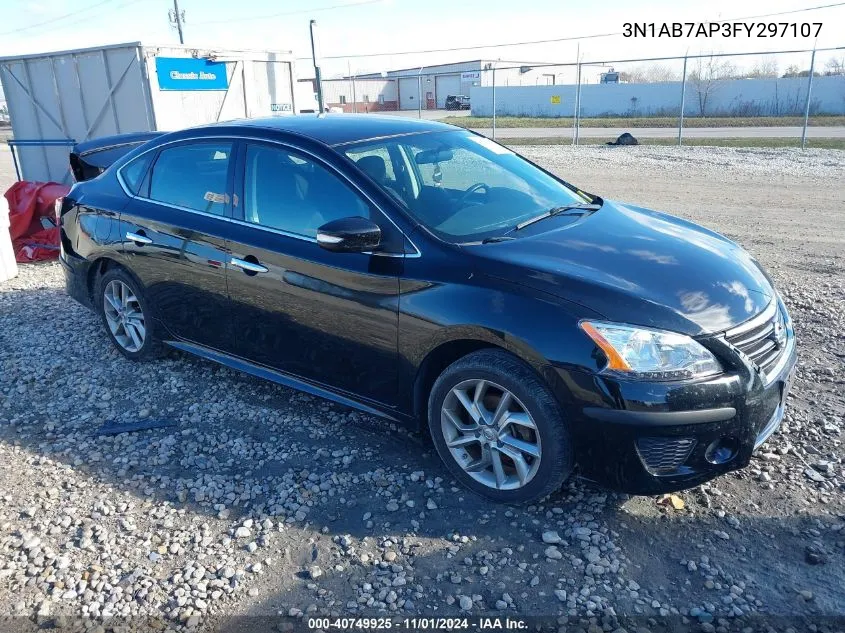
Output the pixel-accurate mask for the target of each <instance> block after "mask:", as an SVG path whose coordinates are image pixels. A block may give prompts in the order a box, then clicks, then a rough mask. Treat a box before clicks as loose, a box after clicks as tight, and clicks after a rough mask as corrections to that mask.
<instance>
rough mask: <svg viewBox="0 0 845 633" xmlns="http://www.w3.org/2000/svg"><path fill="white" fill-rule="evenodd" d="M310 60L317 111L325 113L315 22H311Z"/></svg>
mask: <svg viewBox="0 0 845 633" xmlns="http://www.w3.org/2000/svg"><path fill="white" fill-rule="evenodd" d="M310 28H311V60H312V61H313V62H314V81H315V82H316V83H317V111H318V112H320V113H323V112H325V111H326V107H325V104H324V103H323V80H322V78H321V76H320V64H319V57H320V56H319V54H318V46H319V42H318V41H317V20H311V22H310Z"/></svg>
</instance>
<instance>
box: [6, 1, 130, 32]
mask: <svg viewBox="0 0 845 633" xmlns="http://www.w3.org/2000/svg"><path fill="white" fill-rule="evenodd" d="M115 1H117V2H118V4H117V5H116V6H113V7H110V8H111V9H112V10H114V11H117V10H120V9H125V8H126V7H128V6H131V5H133V4H138V3H139V2H141V0H103V2H100V3H99V4H95V5H91V6H90V7H87V8H84V9H80V10H79V11H77V12H76V13H68V14H67V15H65V16H60V17H63V18H68V17H73V18H76V19H74V20H71V21H70V22H63V23H62V24H53V25H52V26H47V28H45V29H43V30H42V31H40V32H39V33H41V32H44V33H50V32H52V31H56V30H61V29H65V28H68V27H70V26H73V25H75V24H79V23H80V22H85V21H86V20H90V19H91V18H90V17H89V16H87V15H83V16H81V17H79V16H78V14H79V13H82V12H84V11H87V10H88V9H95V8H97V7H98V6H100V5H103V4H106V2H115ZM58 20H59V17H57V18H54V19H53V20H50V22H57V21H58ZM29 28H31V26H26V27H22V28H20V29H16V30H14V31H8V32H6V33H0V35H8V34H10V33H19V32H23V31H25V30H28V29H29Z"/></svg>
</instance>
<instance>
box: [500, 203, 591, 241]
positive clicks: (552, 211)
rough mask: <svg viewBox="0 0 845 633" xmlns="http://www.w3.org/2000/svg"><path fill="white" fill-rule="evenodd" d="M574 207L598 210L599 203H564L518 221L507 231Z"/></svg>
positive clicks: (515, 229) (522, 227) (517, 229)
mask: <svg viewBox="0 0 845 633" xmlns="http://www.w3.org/2000/svg"><path fill="white" fill-rule="evenodd" d="M576 209H577V210H579V211H598V210H599V209H601V204H596V203H586V202H578V203H576V204H566V205H563V206H561V207H552V208H551V209H549V210H548V211H545V212H543V213H541V214H540V215H536V216H534V217H533V218H528V219H527V220H525V221H523V222H520V223H519V224H517V225H516V226H515V227H513V228H512V229H511V230H510V231H508V232H509V233H512V232H513V231H519V230H520V229H524V228H525V227H526V226H531V225H532V224H534V223H535V222H539V221H540V220H545V219H546V218H551V217H554V216H556V215H560V214H561V213H565V212H566V211H573V210H576Z"/></svg>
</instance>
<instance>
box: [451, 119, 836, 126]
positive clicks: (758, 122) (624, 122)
mask: <svg viewBox="0 0 845 633" xmlns="http://www.w3.org/2000/svg"><path fill="white" fill-rule="evenodd" d="M442 120H443V122H444V123H451V124H452V125H457V126H458V127H464V128H490V127H493V119H492V117H479V116H464V117H458V116H447V117H446V118H444V119H442ZM809 124H810V126H811V127H830V126H840V125H845V116H815V117H810V122H809ZM573 125H574V119H573V118H572V117H516V116H499V117H496V127H515V128H519V127H572V126H573ZM802 125H804V117H800V116H761V117H687V118H685V119H684V127H793V126H802ZM677 126H678V117H591V118H584V119H581V127H621V128H640V127H677Z"/></svg>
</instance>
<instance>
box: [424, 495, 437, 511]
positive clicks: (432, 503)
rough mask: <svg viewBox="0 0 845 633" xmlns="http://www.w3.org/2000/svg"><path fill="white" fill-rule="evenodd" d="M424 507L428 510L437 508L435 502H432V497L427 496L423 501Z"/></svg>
mask: <svg viewBox="0 0 845 633" xmlns="http://www.w3.org/2000/svg"><path fill="white" fill-rule="evenodd" d="M425 507H426V508H428V509H429V510H437V504H436V503H435V502H434V499H432V498H431V497H429V499H428V501H426V503H425Z"/></svg>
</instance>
